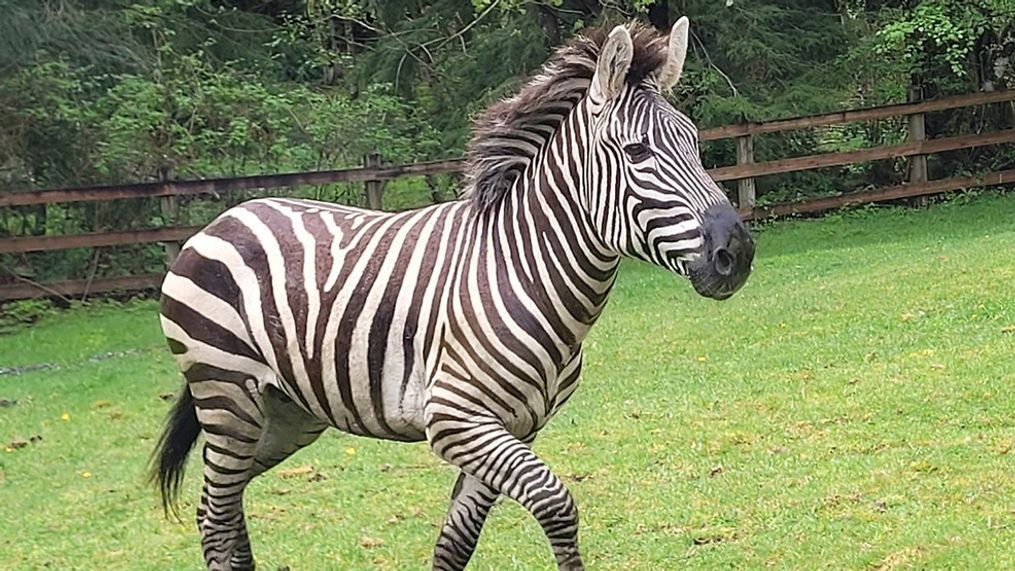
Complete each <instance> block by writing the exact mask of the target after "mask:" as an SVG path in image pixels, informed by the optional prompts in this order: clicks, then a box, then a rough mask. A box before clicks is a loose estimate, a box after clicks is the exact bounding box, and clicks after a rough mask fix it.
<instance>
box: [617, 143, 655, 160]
mask: <svg viewBox="0 0 1015 571" xmlns="http://www.w3.org/2000/svg"><path fill="white" fill-rule="evenodd" d="M624 152H625V153H627V158H629V159H631V162H633V163H640V162H642V161H644V160H646V159H648V158H649V157H651V156H652V149H650V148H649V147H648V144H646V142H645V140H644V139H642V140H641V141H640V142H637V143H630V144H627V145H624Z"/></svg>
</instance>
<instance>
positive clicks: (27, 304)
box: [0, 299, 56, 336]
mask: <svg viewBox="0 0 1015 571" xmlns="http://www.w3.org/2000/svg"><path fill="white" fill-rule="evenodd" d="M54 313H56V309H55V308H54V306H53V302H52V301H50V300H48V299H24V300H18V301H12V302H9V303H5V304H3V305H2V306H0V336H3V335H10V334H11V333H14V332H16V331H18V330H20V329H23V328H24V327H26V326H28V325H30V324H32V323H35V322H36V321H39V320H40V319H42V318H44V317H47V316H51V315H53V314H54Z"/></svg>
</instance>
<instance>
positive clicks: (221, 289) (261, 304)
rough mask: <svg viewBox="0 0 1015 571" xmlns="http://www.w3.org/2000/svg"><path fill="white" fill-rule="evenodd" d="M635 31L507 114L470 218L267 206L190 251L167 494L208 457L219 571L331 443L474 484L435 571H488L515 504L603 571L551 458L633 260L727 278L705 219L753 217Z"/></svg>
mask: <svg viewBox="0 0 1015 571" xmlns="http://www.w3.org/2000/svg"><path fill="white" fill-rule="evenodd" d="M683 22H684V24H683V25H684V27H685V29H686V20H683ZM680 25H681V24H679V23H678V27H679V26H680ZM678 27H675V28H674V30H675V31H676V30H678ZM618 29H619V30H620V31H619V32H618V31H617V30H614V32H613V33H612V34H611V35H610V37H609V38H608V39H607V38H605V37H599V38H598V39H597V38H591V39H590V38H580V39H578V40H576V41H575V42H574V43H572V44H571V45H569V46H567V47H565V48H562V49H561V50H560V51H559V52H558V54H557V56H555V58H554V60H553V61H552V62H551V63H550V64H548V65H547V67H546V68H544V70H543V73H542V74H541V75H539V76H538V77H537V78H536V79H535V80H533V82H532V83H530V84H529V86H527V87H526V88H525V89H523V90H522V91H521V92H520V93H519V95H518V96H516V97H515V98H513V99H511V100H508V101H505V102H503V103H501V104H498V106H495V107H494V108H493V109H491V111H490V113H489V114H488V116H487V117H486V118H485V119H483V120H482V121H481V122H480V124H479V125H478V126H477V132H476V137H475V139H474V140H473V142H472V145H471V149H472V150H471V154H470V171H469V173H468V174H469V177H468V187H467V189H466V192H465V193H464V197H463V199H462V200H460V201H456V202H451V203H446V204H441V205H437V206H432V207H429V208H424V209H421V210H416V211H411V212H404V213H398V214H386V213H379V212H371V211H364V210H359V209H354V208H348V207H343V206H336V205H333V204H325V203H320V202H313V201H305V200H292V199H261V200H254V201H251V202H247V203H245V204H242V205H240V206H238V207H235V208H232V209H230V210H228V211H227V212H225V213H224V214H222V215H221V216H220V217H219V218H218V219H216V220H215V221H214V222H212V223H211V224H210V225H209V226H208V227H206V228H205V229H204V230H202V231H201V232H200V233H198V234H197V235H196V236H194V237H193V238H192V239H190V240H189V241H188V242H187V243H186V245H185V246H184V248H183V249H182V251H181V253H180V256H179V258H178V259H177V261H176V262H175V263H174V264H173V266H172V268H171V269H170V271H169V274H168V275H167V277H166V280H165V283H164V284H163V288H162V309H161V314H162V316H161V319H162V325H163V329H164V331H165V334H166V337H167V338H168V339H169V342H170V347H171V349H172V351H173V353H174V354H175V355H176V359H177V361H178V362H179V365H180V367H181V369H182V370H183V372H184V375H185V377H186V381H187V384H186V386H185V388H184V391H183V393H182V396H181V398H180V401H179V402H178V403H177V405H176V407H175V408H174V412H173V414H172V415H171V417H170V421H169V423H168V426H167V429H166V433H165V434H164V435H163V438H162V441H161V443H160V446H159V452H158V455H157V458H156V459H157V463H158V466H157V467H156V470H155V477H156V478H157V479H158V481H159V482H160V483H161V486H162V490H163V499H164V501H165V502H167V503H171V502H172V500H173V498H174V496H175V493H176V490H177V488H178V485H179V479H180V477H181V475H182V469H183V464H184V461H185V459H186V455H187V452H188V451H189V449H190V447H191V446H192V445H193V443H194V440H195V439H196V437H197V434H198V432H201V433H203V434H204V437H205V444H204V488H203V490H202V496H201V501H200V506H199V509H198V513H197V521H198V526H199V528H200V532H201V537H202V545H203V549H204V555H205V560H206V562H207V564H208V567H209V568H210V569H250V568H253V557H252V554H251V550H250V542H249V539H248V537H247V531H246V526H245V524H244V517H243V506H242V496H243V490H244V488H245V486H246V485H247V484H248V483H249V482H250V480H251V479H252V478H253V477H254V476H256V475H258V474H260V473H261V472H264V471H265V470H268V469H270V468H271V467H273V466H274V465H276V464H278V463H279V462H281V461H282V460H284V459H285V458H286V457H288V456H289V455H290V454H292V453H293V452H295V451H296V450H298V449H299V448H301V447H303V446H306V445H308V444H310V443H312V442H313V441H314V440H315V439H316V438H317V437H318V435H320V433H321V432H322V431H323V430H324V429H325V428H327V427H329V426H331V427H335V428H338V429H339V430H342V431H346V432H350V433H353V434H359V435H364V436H370V437H374V438H382V439H389V440H399V441H419V440H426V441H428V443H429V444H430V446H431V447H432V449H433V450H434V452H435V453H436V454H437V455H439V456H440V457H441V458H443V459H444V460H446V461H448V462H450V463H451V464H453V465H455V466H457V467H458V468H460V470H461V475H460V477H459V478H458V481H457V483H456V484H455V488H454V491H453V493H452V501H451V505H450V507H449V510H448V514H447V517H446V520H445V523H444V525H443V527H442V529H441V532H440V536H439V538H438V540H437V544H436V547H435V550H434V561H433V566H434V568H435V569H461V568H463V567H464V566H465V565H466V563H467V562H468V560H469V558H470V557H471V555H472V552H473V550H474V548H475V546H476V542H477V540H478V537H479V533H480V530H481V528H482V525H483V521H484V519H485V518H486V516H487V514H488V512H489V510H490V507H491V506H492V504H493V502H494V500H495V499H496V498H497V497H498V496H499V495H501V494H503V495H505V496H507V497H510V498H512V499H514V500H516V501H518V502H520V503H521V504H522V505H523V506H525V508H527V509H528V510H529V511H530V512H531V513H532V514H533V515H534V516H535V517H536V519H537V520H538V521H539V523H540V524H541V526H542V527H543V529H544V531H545V532H546V535H547V537H548V538H549V540H550V543H551V546H552V547H553V551H554V555H555V557H556V560H557V563H558V565H559V566H560V568H562V569H581V568H583V567H582V562H581V558H580V556H579V553H578V543H577V534H578V515H577V509H576V507H575V503H574V501H573V499H572V498H571V496H570V494H569V493H568V491H567V489H566V488H565V487H564V485H563V484H562V483H561V482H560V480H559V479H558V478H557V477H556V476H554V475H553V473H552V472H551V471H550V469H549V468H548V467H547V466H546V464H544V463H543V462H542V461H541V460H540V459H539V458H538V457H537V456H536V455H535V454H534V453H533V452H532V450H531V449H530V446H529V445H530V443H531V442H532V440H533V439H534V438H535V436H536V434H537V433H538V431H539V430H540V428H542V426H543V425H544V424H545V423H546V422H547V421H548V420H549V419H550V418H551V417H552V416H553V414H554V413H555V412H556V411H557V410H558V409H559V408H560V406H561V405H563V403H564V402H566V401H567V400H568V398H569V397H570V396H571V395H572V394H573V392H574V390H575V388H576V387H577V384H578V379H579V374H580V370H581V344H582V340H583V339H584V338H585V336H586V334H587V333H588V331H589V328H590V327H591V326H592V325H593V323H595V321H596V319H597V318H598V317H599V315H600V313H601V312H602V310H603V308H604V307H605V304H606V301H607V296H608V294H609V292H610V289H611V287H612V285H613V283H614V279H615V277H616V273H617V266H618V262H619V259H620V257H621V256H622V255H628V256H634V257H638V258H642V259H644V260H647V261H649V262H652V263H656V264H658V265H661V266H664V267H668V268H670V269H672V270H674V271H676V272H678V273H681V274H688V273H689V272H690V271H691V270H689V267H690V265H691V264H692V263H694V264H698V265H701V260H702V259H706V258H709V253H708V252H703V249H704V244H705V243H706V241H707V240H706V238H707V236H706V234H707V233H708V232H707V229H706V228H705V225H706V223H705V220H706V218H707V217H706V215H705V213H706V211H709V209H713V208H715V207H717V206H719V207H723V208H726V209H730V206H729V203H728V202H727V201H726V199H725V197H724V195H723V194H722V193H721V192H720V191H719V189H718V188H717V187H716V186H715V184H714V183H712V181H711V180H710V179H708V177H707V175H706V174H705V172H704V170H703V169H702V167H701V164H700V161H699V160H698V158H697V147H696V130H695V128H694V125H692V124H691V123H690V121H689V120H688V119H687V118H686V117H684V116H683V115H681V114H679V113H678V112H676V111H675V110H674V109H672V107H670V106H669V104H667V103H666V101H665V99H664V98H663V97H662V96H661V95H660V89H665V88H667V87H668V85H665V83H666V81H664V80H663V79H660V78H665V77H667V73H668V74H670V75H672V72H673V70H672V69H670V68H669V67H667V66H670V65H671V64H672V61H671V60H672V58H673V57H675V56H674V54H673V53H671V52H672V51H673V46H672V43H673V42H672V41H670V42H669V43H667V37H666V36H660V35H658V34H656V33H655V32H653V31H651V30H648V29H647V28H644V27H642V26H638V25H632V26H631V27H630V28H628V29H624V28H618ZM675 33H676V32H675ZM625 38H626V42H627V43H626V44H624V43H623V42H624V41H625ZM685 40H686V32H685ZM611 42H612V43H611ZM617 42H621V44H623V45H620V46H619V47H618V46H617V45H614V44H616V43H617ZM625 46H627V48H628V50H627V51H626V52H625V51H624V48H625ZM684 49H686V46H684ZM601 53H609V54H614V55H616V56H617V57H613V58H611V61H610V62H608V63H607V64H604V63H603V62H602V61H599V59H601V58H599V56H600V54H601ZM625 54H626V57H627V62H626V65H624V55H625ZM597 58H598V59H597ZM682 58H683V56H682V55H680V61H681V63H682ZM614 60H616V61H614ZM618 62H619V63H618ZM604 69H605V71H604ZM664 72H665V73H664ZM603 74H606V75H611V74H621V76H620V78H619V85H620V86H621V88H620V89H619V91H618V92H617V93H605V92H603V91H602V90H599V91H597V89H598V88H596V86H597V85H606V84H607V80H611V78H610V77H607V78H606V79H604V78H603V77H602V76H603ZM676 75H679V69H678V70H677V71H676ZM635 76H637V77H635ZM617 79H618V78H616V77H613V78H612V84H613V85H616V84H618V82H617V81H616V80H617ZM671 80H672V81H675V77H671ZM597 82H598V83H597ZM632 143H638V144H641V145H643V146H644V148H640V147H639V148H635V149H634V151H637V152H636V153H634V151H632V147H631V145H632ZM641 151H645V152H641ZM632 153H634V154H633V155H632ZM751 251H752V252H753V249H752V250H751ZM748 264H749V260H748ZM699 271H704V270H699ZM743 277H744V278H746V276H743ZM731 279H733V278H731ZM736 279H739V277H738V278H736ZM717 283H718V282H717ZM731 283H732V282H731ZM741 283H742V280H741ZM738 286H739V284H733V285H730V287H732V288H733V289H735V288H736V287H738Z"/></svg>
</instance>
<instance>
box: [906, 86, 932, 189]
mask: <svg viewBox="0 0 1015 571" xmlns="http://www.w3.org/2000/svg"><path fill="white" fill-rule="evenodd" d="M922 100H923V89H922V88H921V87H920V86H918V85H911V86H910V87H909V102H910V103H917V102H919V101H922ZM907 120H908V129H907V137H906V140H907V141H909V142H915V141H926V140H927V124H926V123H925V122H924V115H923V113H914V114H912V115H909V116H908V117H907ZM908 178H909V182H910V183H919V182H927V155H913V156H911V157H909V177H908Z"/></svg>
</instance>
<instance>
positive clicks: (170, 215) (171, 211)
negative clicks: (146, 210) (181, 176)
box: [159, 166, 180, 268]
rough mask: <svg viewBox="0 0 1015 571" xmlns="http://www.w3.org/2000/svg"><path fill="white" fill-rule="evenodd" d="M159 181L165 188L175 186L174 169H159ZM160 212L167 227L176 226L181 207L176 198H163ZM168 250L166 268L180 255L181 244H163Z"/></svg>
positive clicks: (170, 242) (160, 199)
mask: <svg viewBox="0 0 1015 571" xmlns="http://www.w3.org/2000/svg"><path fill="white" fill-rule="evenodd" d="M159 181H160V182H162V183H163V185H164V186H165V187H171V186H172V185H173V182H172V181H173V167H171V166H166V167H162V168H159ZM159 210H161V212H162V221H163V223H164V224H166V225H167V226H175V225H176V222H177V219H178V218H179V214H180V205H179V204H177V202H176V196H172V195H170V196H162V197H160V198H159ZM163 245H164V246H165V248H166V267H167V268H168V267H169V266H171V265H172V264H173V262H174V261H176V257H177V256H179V255H180V243H179V242H176V241H175V240H174V241H168V242H163Z"/></svg>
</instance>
